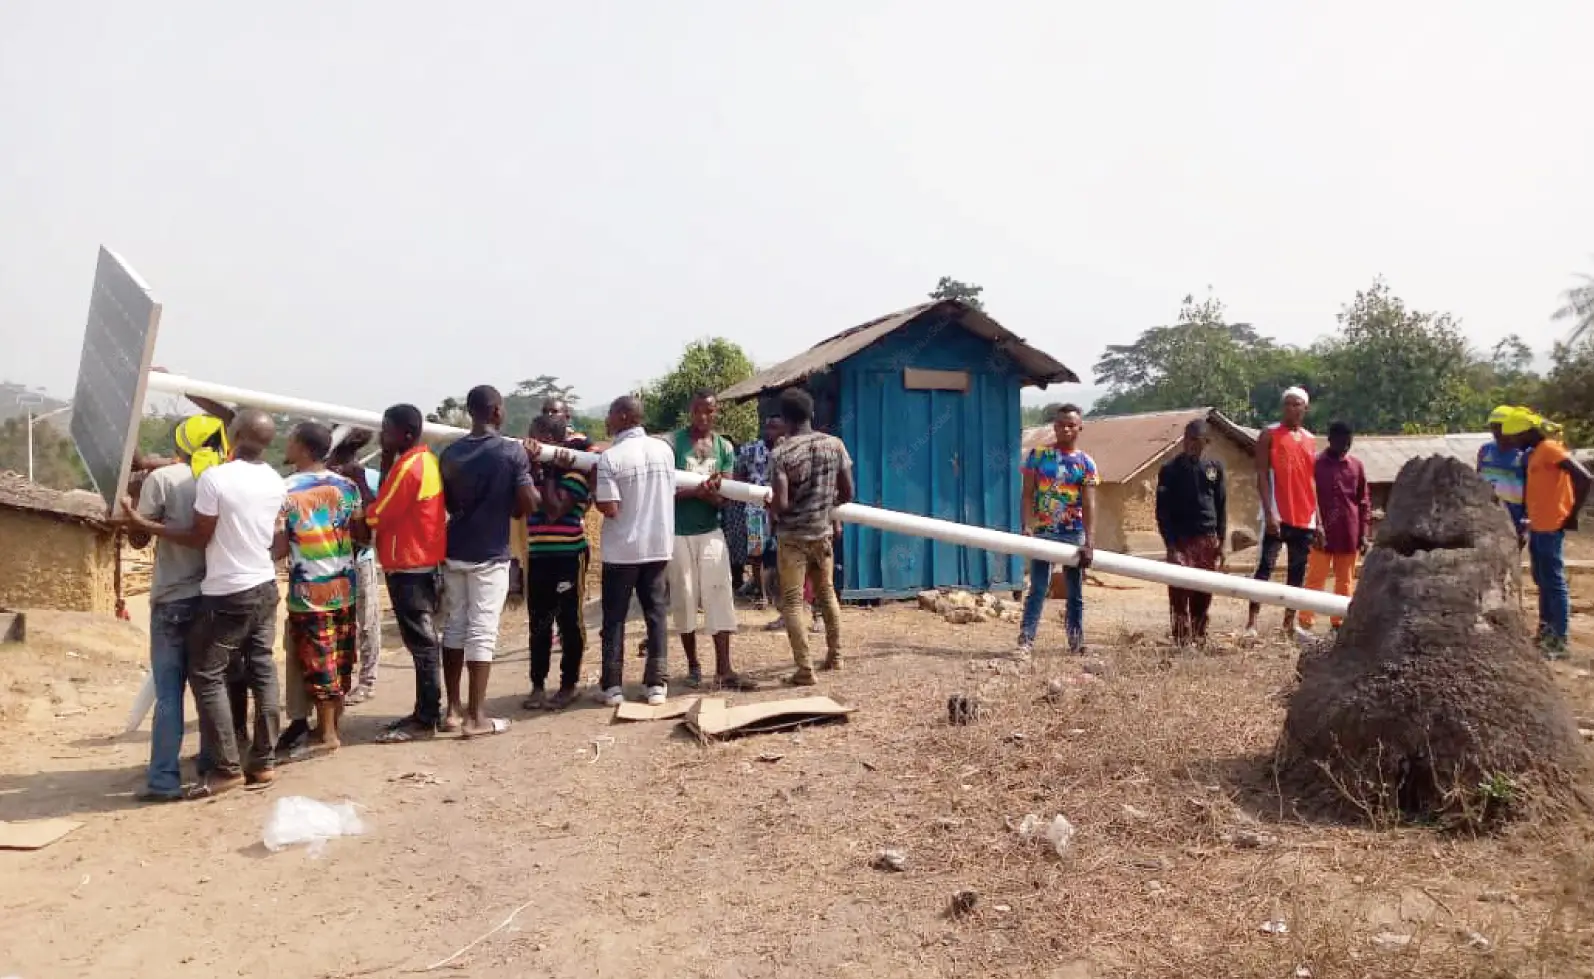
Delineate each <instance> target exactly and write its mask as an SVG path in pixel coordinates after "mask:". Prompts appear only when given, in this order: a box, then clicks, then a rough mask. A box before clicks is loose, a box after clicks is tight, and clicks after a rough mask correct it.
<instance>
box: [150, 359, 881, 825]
mask: <svg viewBox="0 0 1594 979" xmlns="http://www.w3.org/2000/svg"><path fill="white" fill-rule="evenodd" d="M195 400H196V401H198V402H199V403H200V405H201V407H202V408H204V409H205V410H206V412H207V413H206V414H202V415H197V416H194V417H192V418H189V419H186V420H185V421H184V422H182V423H181V424H180V425H179V426H178V429H177V431H176V433H175V438H174V442H175V448H176V450H177V457H176V458H175V459H169V460H168V459H161V460H141V461H140V465H139V468H141V469H144V470H147V472H146V473H145V474H144V477H143V479H142V486H141V488H140V489H139V492H138V500H137V501H135V500H133V499H132V498H127V499H124V500H123V501H122V510H123V519H124V520H125V521H126V523H127V524H128V526H129V529H130V532H131V533H132V535H133V536H134V537H135V538H137V537H140V536H148V537H153V538H157V539H158V542H159V543H158V547H157V551H156V560H155V572H154V580H153V583H152V589H151V619H152V627H151V660H152V667H153V672H154V677H155V686H156V705H155V720H154V725H153V728H154V731H153V735H152V738H151V748H150V765H149V774H148V780H147V785H146V788H145V791H144V792H143V793H142V795H141V797H142V798H144V799H146V800H148V801H168V800H173V799H178V798H184V797H208V796H212V795H215V794H218V793H221V792H226V791H230V790H232V789H235V788H239V787H241V786H249V785H255V786H263V785H267V784H270V783H271V782H272V781H273V780H274V779H275V773H276V766H277V762H278V761H279V760H281V759H283V758H284V756H285V755H286V754H287V753H289V752H291V751H293V750H294V749H295V747H296V746H297V743H298V741H300V740H302V739H308V741H309V746H308V747H309V750H312V751H333V750H336V749H337V748H338V747H339V746H340V744H341V739H340V736H339V729H340V726H341V722H342V717H343V710H344V707H345V705H347V704H349V703H351V702H355V701H357V700H359V699H363V698H364V697H368V696H369V695H370V692H371V691H372V690H373V689H374V685H375V681H376V665H377V659H378V656H379V646H378V645H377V643H378V641H379V636H380V617H379V616H380V612H379V608H380V606H379V595H378V594H377V592H376V588H377V584H376V579H377V576H378V573H380V574H381V575H383V576H385V578H386V584H387V591H388V597H389V601H390V604H391V606H392V609H393V614H394V618H395V620H396V622H397V625H398V631H399V634H400V637H401V638H402V640H403V643H404V645H405V647H406V649H407V650H408V651H409V653H410V655H411V657H412V659H413V661H414V665H415V700H414V704H413V706H412V708H411V710H410V711H409V712H408V713H407V714H405V716H403V717H401V718H399V719H398V720H396V721H393V722H392V723H390V724H388V725H386V726H385V727H384V729H383V731H382V733H381V734H380V735H379V736H378V738H377V740H378V741H379V742H381V743H404V742H408V741H413V740H415V739H417V738H422V737H430V736H432V735H434V734H436V733H438V732H457V733H459V734H460V735H462V736H464V737H467V738H474V737H482V736H488V735H493V734H498V733H501V732H503V731H504V730H506V729H507V728H508V727H509V721H508V719H506V718H501V717H493V716H490V715H489V714H488V712H487V707H486V703H487V688H488V682H489V679H490V677H491V668H492V663H493V659H494V655H495V652H496V649H497V642H498V632H499V624H500V618H501V615H502V612H503V609H504V607H505V604H506V601H507V599H508V594H509V590H510V581H511V576H510V563H511V559H512V558H517V559H519V560H522V561H523V562H524V563H523V567H524V569H525V573H524V595H525V599H526V605H527V609H528V615H529V618H530V679H531V688H532V689H531V695H530V696H529V697H528V698H527V700H526V702H525V706H526V707H527V708H528V709H544V708H546V709H555V710H557V709H560V708H563V707H566V706H568V705H569V704H570V703H571V702H572V701H573V700H575V698H576V697H577V696H578V685H579V682H580V677H581V665H582V658H583V655H584V652H585V646H586V630H585V626H584V623H583V605H584V601H585V595H584V585H585V581H586V578H587V567H588V561H589V554H588V543H587V537H586V532H585V517H586V513H587V511H588V509H589V508H590V507H596V508H597V510H598V511H599V512H600V513H601V514H602V515H603V528H602V535H601V559H602V617H603V627H602V632H601V638H600V642H601V654H602V671H601V679H600V681H599V684H598V687H597V690H596V691H595V692H596V695H597V696H598V698H599V699H601V700H602V701H603V702H604V703H607V704H610V705H618V704H620V703H622V702H623V700H624V686H623V680H624V665H625V656H624V650H625V622H626V618H627V614H628V612H629V609H630V605H631V602H632V600H633V598H634V599H635V600H636V601H637V602H638V604H639V605H640V606H641V609H642V617H643V620H644V623H645V626H646V640H645V642H644V646H643V650H644V652H643V655H644V657H645V663H644V668H643V677H642V684H643V691H642V692H643V697H644V698H645V699H646V701H647V702H648V703H649V704H662V703H663V702H664V701H665V699H666V698H667V696H668V670H667V665H666V661H667V653H668V635H669V630H670V628H671V626H672V625H673V628H674V631H675V633H676V634H677V635H679V636H680V638H681V644H682V648H683V652H684V654H685V658H686V661H687V673H688V675H687V680H686V682H687V684H688V685H690V686H699V685H702V684H703V683H704V682H705V680H704V675H703V669H702V665H701V663H700V660H699V657H698V646H697V641H696V640H697V634H698V633H699V632H700V631H702V632H706V633H707V634H708V635H709V636H710V637H711V642H712V643H713V646H714V677H713V683H714V684H715V685H716V686H718V687H719V688H722V689H732V690H750V689H754V688H755V686H756V684H754V683H753V682H752V681H751V680H750V679H747V678H745V677H743V676H741V675H740V674H738V673H737V672H736V671H735V670H734V669H733V667H732V662H731V636H732V634H733V633H734V632H735V631H736V629H737V622H736V611H735V606H734V600H735V598H734V593H733V585H732V560H731V558H730V555H729V553H728V546H727V541H726V538H725V533H724V523H725V520H724V518H723V517H722V513H721V511H722V510H723V509H724V508H725V506H726V503H727V500H726V498H725V497H724V495H723V494H722V493H721V486H722V481H723V480H724V479H725V478H727V477H734V476H742V477H743V478H745V479H747V480H748V481H750V482H753V483H755V484H758V485H767V486H768V487H769V490H770V498H769V502H768V504H767V505H763V504H759V503H756V502H754V503H747V504H746V505H745V507H744V508H742V509H741V511H740V513H739V514H738V515H737V521H738V523H739V524H740V525H742V526H744V527H745V529H746V530H747V532H748V538H749V540H750V541H752V540H756V541H757V542H758V544H757V548H756V554H757V556H758V557H759V559H760V561H759V563H760V564H762V565H764V566H768V565H769V564H770V563H771V560H772V559H773V561H774V563H775V567H776V568H777V577H778V579H779V589H780V595H781V603H780V604H781V620H780V621H781V622H782V623H783V625H784V627H785V630H786V633H787V635H788V637H789V640H790V642H791V646H792V658H793V661H794V663H795V667H796V668H795V671H794V672H793V673H792V674H791V675H790V676H788V677H786V679H785V682H786V683H788V684H790V685H794V686H811V685H813V684H814V683H816V682H817V681H816V677H815V666H814V664H813V662H812V660H811V659H810V656H809V648H808V629H807V626H806V623H805V622H804V621H803V619H804V612H805V609H806V607H807V603H806V601H805V588H807V589H811V592H812V595H813V600H814V603H815V606H816V608H817V610H818V613H819V615H820V617H822V619H823V621H824V632H825V638H826V657H825V659H824V661H823V663H822V664H820V666H819V667H818V669H821V670H825V669H829V670H836V669H840V668H841V665H842V658H841V621H840V605H839V602H838V599H837V595H836V591H835V587H834V536H835V527H834V525H833V523H832V521H831V516H830V511H831V510H832V508H833V507H835V506H837V505H839V504H842V503H846V502H849V501H850V500H851V499H852V495H853V482H852V463H851V459H850V457H849V456H848V454H847V450H846V448H845V447H844V445H843V444H842V442H841V440H840V439H837V438H835V437H833V436H831V435H828V434H825V433H823V432H819V431H816V430H815V429H814V427H813V401H812V399H811V398H810V397H809V396H808V395H807V394H806V393H805V392H803V391H800V390H791V391H787V392H785V393H784V394H783V395H782V397H781V402H780V415H779V417H778V418H771V419H768V420H766V422H765V426H764V438H763V439H762V440H761V441H760V442H759V443H756V445H759V446H761V447H762V450H763V451H762V452H757V451H746V450H744V452H743V453H741V454H740V455H738V453H736V452H734V451H733V450H732V447H731V445H730V443H729V441H728V440H727V439H725V437H724V436H723V435H720V434H719V433H718V432H716V431H715V422H716V418H717V413H718V402H717V400H716V399H715V396H714V395H713V393H712V392H707V391H704V392H699V393H698V394H697V395H695V396H694V397H693V399H692V402H691V405H690V409H689V421H688V423H687V425H686V426H684V427H683V428H681V429H680V430H678V431H676V432H672V433H668V434H665V435H661V436H650V435H649V434H648V433H647V432H645V431H644V429H643V425H642V405H641V403H640V401H639V400H638V399H637V398H635V397H623V398H619V399H617V400H615V402H614V403H613V404H612V405H611V406H610V408H609V414H608V418H607V426H608V430H609V432H610V433H612V442H611V443H610V444H609V445H608V447H607V448H605V449H604V451H603V452H602V453H601V454H600V455H599V457H598V461H597V465H596V467H592V466H591V465H590V464H589V465H582V464H580V462H578V457H577V456H576V453H577V452H584V451H587V450H589V449H590V448H591V447H592V444H591V441H590V440H589V439H587V438H586V437H585V436H584V435H581V434H580V433H577V432H575V431H573V430H572V429H571V427H570V415H569V409H568V407H567V406H566V405H565V404H564V403H563V402H561V401H558V400H550V401H549V402H547V403H545V404H544V406H543V410H542V413H541V415H540V416H539V417H538V418H537V419H536V420H535V421H534V422H533V424H532V428H531V431H530V433H529V437H528V438H524V439H517V438H511V437H508V436H506V435H504V434H503V433H501V431H500V428H501V426H502V425H503V421H504V403H503V398H502V397H501V396H500V394H499V393H498V392H497V391H496V390H495V389H493V388H491V387H488V386H485V385H484V386H480V387H477V388H474V389H472V390H471V392H470V393H469V395H468V396H467V398H466V409H467V411H468V413H469V415H470V419H471V428H470V432H469V434H467V435H466V436H464V437H463V438H460V439H458V440H457V441H455V442H453V443H451V444H450V445H448V446H447V447H446V448H445V449H444V450H443V451H442V453H441V454H440V455H438V454H434V453H433V452H432V450H431V449H430V448H428V447H427V446H426V444H425V443H424V442H423V440H422V434H423V427H424V422H423V418H422V415H421V413H420V411H419V409H417V408H415V407H414V406H413V405H407V404H401V405H395V406H393V407H392V408H389V409H388V410H387V411H386V412H385V413H384V414H383V416H382V423H381V430H380V432H379V434H378V438H379V441H380V449H381V468H380V470H379V471H377V473H376V474H372V473H370V472H369V471H367V470H365V468H364V467H363V466H362V465H361V464H360V463H359V462H358V461H357V460H356V459H355V455H356V454H357V453H358V451H359V449H360V448H362V447H363V446H364V445H365V444H366V442H368V440H369V438H370V435H369V433H361V432H358V431H356V432H347V431H343V432H338V433H334V432H332V431H331V430H329V429H328V428H327V427H326V426H324V425H320V424H317V423H314V422H306V423H302V424H299V425H297V426H295V427H294V428H293V430H292V431H291V432H290V434H289V437H288V440H287V451H286V457H287V462H288V464H289V465H290V466H291V467H292V469H293V472H292V473H291V474H290V475H289V476H288V477H286V478H283V477H282V476H279V475H278V473H277V472H276V470H275V469H273V468H272V466H270V465H269V464H268V462H267V460H266V450H267V448H268V447H269V446H270V445H271V444H272V442H273V440H274V438H275V436H276V430H275V423H274V422H273V421H272V419H271V417H270V416H269V415H266V414H265V413H263V412H260V411H256V410H252V409H246V410H242V411H238V412H236V413H234V412H232V411H231V410H230V409H228V408H226V407H225V406H221V405H217V404H215V403H214V402H208V401H200V400H199V399H195ZM340 436H341V437H340ZM677 470H685V471H687V472H690V473H693V474H695V475H697V476H698V477H700V479H699V480H697V481H694V485H691V486H690V487H682V488H679V489H678V488H677V486H676V471H677ZM521 542H523V543H521ZM517 544H518V545H519V546H518V547H517ZM515 550H523V553H519V554H516V553H514V551H515ZM278 561H286V563H287V567H288V588H287V591H288V595H287V607H286V613H287V628H286V640H287V641H286V652H287V658H286V659H287V668H286V671H285V672H286V674H287V683H288V696H287V702H288V703H287V706H288V715H289V720H290V722H291V723H290V725H289V728H288V729H287V730H286V731H282V732H279V731H278V710H279V702H278V692H279V688H278V679H277V672H276V666H275V662H274V660H273V657H272V652H273V648H274V646H275V643H276V612H277V603H278V600H279V597H280V596H279V594H278V584H277V567H276V565H277V562H278ZM756 567H757V565H755V568H756ZM378 568H379V569H380V572H378ZM699 613H701V614H702V618H703V622H702V624H701V627H700V625H699ZM556 631H557V634H558V645H559V647H560V671H559V684H558V686H557V688H556V689H555V690H554V691H553V692H552V693H550V692H549V691H548V690H547V687H546V684H547V680H548V676H549V673H550V671H551V669H552V654H553V647H554V635H555V632H556ZM356 678H358V679H356ZM185 684H186V685H190V686H191V687H192V689H193V692H194V700H195V704H196V706H197V708H198V711H199V715H200V718H199V720H200V751H199V758H198V761H199V765H198V767H199V781H198V782H197V783H194V784H191V785H188V786H186V787H185V786H184V785H183V784H182V781H181V778H180V769H179V755H180V752H181V746H182V734H183V695H184V688H185ZM251 702H252V719H253V732H252V734H251V733H249V732H248V731H247V730H246V728H247V727H248V721H249V720H250V719H251ZM312 705H313V715H314V721H315V724H314V729H313V733H312V731H311V726H310V720H311V715H312V711H311V707H312Z"/></svg>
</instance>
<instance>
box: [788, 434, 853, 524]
mask: <svg viewBox="0 0 1594 979" xmlns="http://www.w3.org/2000/svg"><path fill="white" fill-rule="evenodd" d="M851 468H852V457H851V456H850V455H848V454H847V446H846V445H845V444H843V443H842V441H841V439H838V438H836V437H835V436H834V435H826V434H825V433H824V432H804V433H802V434H801V435H791V436H787V438H786V439H785V440H784V441H782V442H781V443H780V444H779V445H777V446H775V451H774V452H772V453H770V456H769V471H770V476H771V479H773V478H774V474H775V473H784V474H785V476H786V510H785V512H783V513H781V514H780V515H779V516H778V517H777V518H776V521H775V536H776V538H777V539H787V540H827V539H829V537H830V535H831V526H830V511H831V510H832V509H834V508H835V506H836V478H837V477H838V476H840V475H841V472H842V470H844V469H851Z"/></svg>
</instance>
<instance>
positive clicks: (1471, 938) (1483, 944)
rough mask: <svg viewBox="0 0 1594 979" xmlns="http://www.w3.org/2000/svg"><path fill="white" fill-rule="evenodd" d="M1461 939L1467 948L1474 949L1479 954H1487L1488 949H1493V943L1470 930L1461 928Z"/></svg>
mask: <svg viewBox="0 0 1594 979" xmlns="http://www.w3.org/2000/svg"><path fill="white" fill-rule="evenodd" d="M1461 938H1462V940H1463V941H1465V942H1466V943H1467V947H1468V948H1474V949H1477V950H1478V951H1480V952H1487V951H1488V950H1489V949H1491V948H1493V947H1494V943H1493V942H1491V941H1489V939H1487V938H1485V937H1484V936H1483V935H1482V934H1480V933H1479V932H1475V931H1473V930H1471V929H1470V928H1463V929H1462V930H1461Z"/></svg>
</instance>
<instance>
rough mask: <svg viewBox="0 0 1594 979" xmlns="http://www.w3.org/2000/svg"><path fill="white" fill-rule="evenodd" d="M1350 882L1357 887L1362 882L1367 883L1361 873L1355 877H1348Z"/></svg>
mask: <svg viewBox="0 0 1594 979" xmlns="http://www.w3.org/2000/svg"><path fill="white" fill-rule="evenodd" d="M1350 882H1351V883H1352V884H1355V885H1356V886H1357V887H1360V886H1362V885H1363V884H1365V883H1367V878H1366V877H1363V876H1362V875H1361V874H1357V875H1356V876H1355V877H1352V878H1351V879H1350Z"/></svg>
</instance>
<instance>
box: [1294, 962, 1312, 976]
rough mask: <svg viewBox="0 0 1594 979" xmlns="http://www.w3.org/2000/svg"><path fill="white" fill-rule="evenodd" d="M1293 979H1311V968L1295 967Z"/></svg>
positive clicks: (1306, 966) (1305, 966)
mask: <svg viewBox="0 0 1594 979" xmlns="http://www.w3.org/2000/svg"><path fill="white" fill-rule="evenodd" d="M1295 979H1312V967H1311V966H1309V965H1298V966H1296V967H1295Z"/></svg>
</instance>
